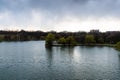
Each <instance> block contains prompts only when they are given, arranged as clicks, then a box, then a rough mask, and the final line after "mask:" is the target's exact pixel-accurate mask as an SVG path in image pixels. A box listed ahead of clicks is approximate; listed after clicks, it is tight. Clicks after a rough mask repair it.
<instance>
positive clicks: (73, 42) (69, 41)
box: [66, 36, 77, 45]
mask: <svg viewBox="0 0 120 80" xmlns="http://www.w3.org/2000/svg"><path fill="white" fill-rule="evenodd" d="M66 43H67V44H68V45H76V44H77V42H76V40H75V39H74V37H73V36H68V37H67V38H66Z"/></svg>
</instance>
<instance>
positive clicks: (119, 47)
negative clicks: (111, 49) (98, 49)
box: [115, 41, 120, 50]
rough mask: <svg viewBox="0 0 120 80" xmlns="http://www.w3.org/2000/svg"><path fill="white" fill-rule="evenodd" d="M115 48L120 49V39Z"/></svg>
mask: <svg viewBox="0 0 120 80" xmlns="http://www.w3.org/2000/svg"><path fill="white" fill-rule="evenodd" d="M115 48H116V49H118V50H120V41H119V42H117V44H116V45H115Z"/></svg>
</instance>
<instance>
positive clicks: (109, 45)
mask: <svg viewBox="0 0 120 80" xmlns="http://www.w3.org/2000/svg"><path fill="white" fill-rule="evenodd" d="M52 46H107V47H114V46H115V44H76V45H67V44H66V45H63V44H53V45H52Z"/></svg>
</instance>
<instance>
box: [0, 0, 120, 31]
mask: <svg viewBox="0 0 120 80" xmlns="http://www.w3.org/2000/svg"><path fill="white" fill-rule="evenodd" d="M0 29H2V30H21V29H24V30H43V31H50V30H56V31H89V30H91V29H99V30H100V31H110V30H112V31H113V30H117V31H118V30H120V0H0Z"/></svg>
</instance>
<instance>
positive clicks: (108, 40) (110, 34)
mask: <svg viewBox="0 0 120 80" xmlns="http://www.w3.org/2000/svg"><path fill="white" fill-rule="evenodd" d="M49 33H51V34H53V35H54V39H55V40H56V41H57V42H58V43H61V42H62V44H65V43H70V42H71V41H70V39H71V40H73V42H74V44H75V43H76V42H77V43H79V44H85V43H98V44H116V43H117V42H118V41H120V31H107V32H84V31H79V32H67V31H63V32H56V31H49V32H44V31H24V30H21V31H2V30H1V31H0V41H29V40H45V39H46V36H47V35H48V34H49Z"/></svg>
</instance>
